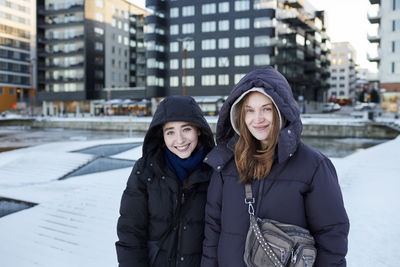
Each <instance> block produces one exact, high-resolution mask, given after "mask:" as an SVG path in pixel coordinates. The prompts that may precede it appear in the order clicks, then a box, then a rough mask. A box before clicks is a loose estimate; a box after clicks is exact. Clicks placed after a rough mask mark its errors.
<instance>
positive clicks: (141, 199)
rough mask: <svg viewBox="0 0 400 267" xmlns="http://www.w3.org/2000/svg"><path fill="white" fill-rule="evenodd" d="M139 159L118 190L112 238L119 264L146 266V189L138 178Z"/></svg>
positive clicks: (122, 265) (122, 266)
mask: <svg viewBox="0 0 400 267" xmlns="http://www.w3.org/2000/svg"><path fill="white" fill-rule="evenodd" d="M140 161H141V160H139V161H138V162H136V164H135V166H134V167H133V170H132V172H131V174H130V176H129V179H128V183H127V187H126V189H125V191H124V193H123V194H122V199H121V207H120V217H119V219H118V225H117V234H118V241H117V242H116V249H117V256H118V262H119V266H120V267H132V266H135V267H147V266H148V250H147V239H148V237H147V225H148V223H147V220H148V219H147V218H148V214H147V196H146V195H147V193H146V191H147V190H146V183H145V182H143V181H142V179H140V176H139V174H140V173H141V170H140V167H139V166H140V165H141V164H140Z"/></svg>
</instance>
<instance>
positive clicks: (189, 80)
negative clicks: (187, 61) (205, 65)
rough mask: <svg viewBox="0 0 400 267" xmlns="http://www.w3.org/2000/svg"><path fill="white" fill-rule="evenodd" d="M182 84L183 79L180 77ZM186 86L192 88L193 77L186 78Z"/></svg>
mask: <svg viewBox="0 0 400 267" xmlns="http://www.w3.org/2000/svg"><path fill="white" fill-rule="evenodd" d="M182 84H183V77H182ZM186 86H194V76H193V75H188V76H186Z"/></svg>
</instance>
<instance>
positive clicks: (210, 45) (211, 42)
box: [201, 39, 216, 50]
mask: <svg viewBox="0 0 400 267" xmlns="http://www.w3.org/2000/svg"><path fill="white" fill-rule="evenodd" d="M215 48H216V42H215V39H205V40H202V41H201V49H203V50H214V49H215Z"/></svg>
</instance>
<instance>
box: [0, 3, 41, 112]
mask: <svg viewBox="0 0 400 267" xmlns="http://www.w3.org/2000/svg"><path fill="white" fill-rule="evenodd" d="M35 13H36V8H35V5H34V2H33V0H0V112H2V111H5V110H8V109H10V108H13V109H18V110H20V111H22V112H24V113H30V107H31V106H32V107H33V97H34V95H35V88H34V86H33V84H34V78H35V77H34V75H33V73H34V70H35V52H36V51H35V39H34V37H35V30H36V29H35V20H36V16H35Z"/></svg>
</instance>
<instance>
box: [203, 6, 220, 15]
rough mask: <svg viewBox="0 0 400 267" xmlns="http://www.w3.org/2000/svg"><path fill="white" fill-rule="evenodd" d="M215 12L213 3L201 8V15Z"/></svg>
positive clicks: (215, 8) (215, 7)
mask: <svg viewBox="0 0 400 267" xmlns="http://www.w3.org/2000/svg"><path fill="white" fill-rule="evenodd" d="M216 12H217V5H216V4H215V3H211V4H204V5H202V6H201V14H203V15H207V14H215V13H216Z"/></svg>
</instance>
